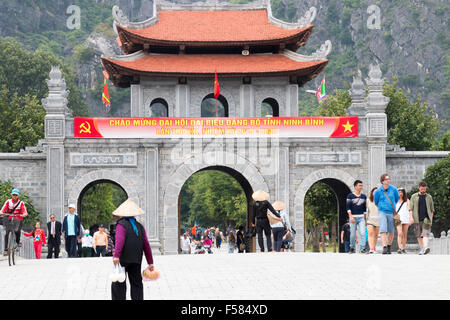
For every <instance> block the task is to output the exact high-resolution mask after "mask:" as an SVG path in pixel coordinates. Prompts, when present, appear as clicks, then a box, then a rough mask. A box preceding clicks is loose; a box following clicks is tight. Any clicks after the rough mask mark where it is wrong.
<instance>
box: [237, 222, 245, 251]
mask: <svg viewBox="0 0 450 320" xmlns="http://www.w3.org/2000/svg"><path fill="white" fill-rule="evenodd" d="M236 247H237V248H238V253H244V250H245V249H246V246H245V238H244V227H243V226H239V227H238V231H237V233H236Z"/></svg>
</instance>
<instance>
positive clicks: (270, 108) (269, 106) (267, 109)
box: [261, 98, 280, 117]
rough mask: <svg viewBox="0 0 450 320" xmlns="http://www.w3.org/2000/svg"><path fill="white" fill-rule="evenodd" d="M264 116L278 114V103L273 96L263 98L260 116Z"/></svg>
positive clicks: (277, 115) (275, 115)
mask: <svg viewBox="0 0 450 320" xmlns="http://www.w3.org/2000/svg"><path fill="white" fill-rule="evenodd" d="M266 116H272V117H279V116H280V106H279V105H278V102H277V100H275V99H273V98H267V99H264V101H263V102H262V105H261V117H266Z"/></svg>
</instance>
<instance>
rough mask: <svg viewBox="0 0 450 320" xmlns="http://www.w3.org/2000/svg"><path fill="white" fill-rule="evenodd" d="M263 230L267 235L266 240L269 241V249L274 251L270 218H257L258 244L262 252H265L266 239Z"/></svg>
mask: <svg viewBox="0 0 450 320" xmlns="http://www.w3.org/2000/svg"><path fill="white" fill-rule="evenodd" d="M263 231H264V234H265V235H266V241H267V251H269V252H270V251H272V238H271V237H270V236H271V231H272V229H271V228H270V224H269V220H268V219H257V220H256V233H257V234H258V244H259V248H260V249H261V251H262V252H264V240H263V234H262V233H263Z"/></svg>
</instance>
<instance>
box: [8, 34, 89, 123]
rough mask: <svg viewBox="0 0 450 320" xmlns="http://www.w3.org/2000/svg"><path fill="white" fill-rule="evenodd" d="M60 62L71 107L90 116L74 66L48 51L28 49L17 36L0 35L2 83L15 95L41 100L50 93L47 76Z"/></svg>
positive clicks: (74, 110) (74, 112) (82, 114)
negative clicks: (68, 64)
mask: <svg viewBox="0 0 450 320" xmlns="http://www.w3.org/2000/svg"><path fill="white" fill-rule="evenodd" d="M53 65H54V66H60V67H61V71H62V73H63V77H64V79H65V80H66V84H67V89H68V90H69V91H70V92H69V96H68V107H69V108H70V109H71V110H72V111H73V114H74V115H75V116H87V115H89V110H88V107H87V104H86V102H84V101H83V100H82V97H81V92H80V89H79V88H78V87H77V86H76V85H75V74H74V72H73V70H72V69H71V68H70V67H69V66H67V65H66V64H65V63H63V62H62V61H61V60H60V59H59V58H57V57H56V56H55V55H53V54H51V53H49V52H48V51H43V50H36V51H35V52H28V51H27V50H26V49H25V48H24V46H23V45H22V44H20V43H19V42H17V40H15V39H13V38H0V86H2V85H5V86H6V88H7V89H8V91H9V94H10V95H11V96H12V95H13V94H16V93H17V95H18V96H25V95H26V94H29V95H30V96H36V98H37V100H38V101H39V102H40V101H41V100H42V99H43V98H45V97H46V96H47V94H48V87H47V83H46V81H45V80H46V79H48V78H49V73H50V70H51V67H52V66H53Z"/></svg>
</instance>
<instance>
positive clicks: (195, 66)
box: [102, 54, 328, 76]
mask: <svg viewBox="0 0 450 320" xmlns="http://www.w3.org/2000/svg"><path fill="white" fill-rule="evenodd" d="M102 61H103V64H104V66H105V68H106V69H107V70H108V72H110V73H111V70H112V69H113V68H115V69H116V70H119V71H120V73H125V74H126V73H128V74H149V75H151V74H152V75H180V76H181V75H185V76H189V75H194V76H201V75H211V74H214V72H215V70H217V73H218V74H219V75H220V74H222V75H227V74H229V75H254V76H255V75H258V74H261V75H266V76H267V75H268V74H276V75H308V74H311V73H312V72H315V71H317V70H318V69H320V71H321V70H322V69H323V68H324V67H325V66H326V64H327V63H328V60H322V61H295V60H293V59H291V58H288V57H287V56H285V55H282V54H253V55H249V56H243V55H238V54H198V55H188V54H185V55H176V54H161V55H151V54H150V55H149V54H147V55H142V56H140V57H138V58H136V59H133V60H132V59H124V60H113V59H109V58H102ZM108 67H112V68H108ZM127 71H128V72H127ZM320 71H319V72H320Z"/></svg>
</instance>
